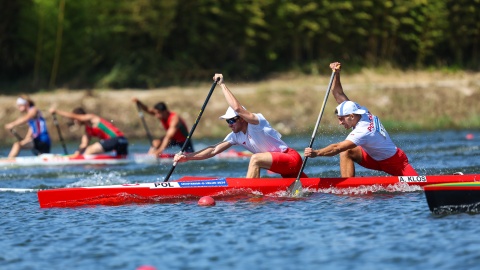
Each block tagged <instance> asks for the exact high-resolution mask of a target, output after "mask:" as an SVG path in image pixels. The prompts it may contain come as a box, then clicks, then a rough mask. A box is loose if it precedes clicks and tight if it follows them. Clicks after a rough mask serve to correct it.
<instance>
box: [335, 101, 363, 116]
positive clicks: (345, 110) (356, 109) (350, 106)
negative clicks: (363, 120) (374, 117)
mask: <svg viewBox="0 0 480 270" xmlns="http://www.w3.org/2000/svg"><path fill="white" fill-rule="evenodd" d="M352 113H353V114H364V113H367V110H365V108H363V107H362V106H360V105H358V104H357V103H355V102H353V101H350V100H346V101H344V102H342V103H341V104H340V105H338V106H337V115H338V116H345V115H349V114H352Z"/></svg>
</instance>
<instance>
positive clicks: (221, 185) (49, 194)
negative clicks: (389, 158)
mask: <svg viewBox="0 0 480 270" xmlns="http://www.w3.org/2000/svg"><path fill="white" fill-rule="evenodd" d="M294 181H295V179H294V178H259V179H247V178H218V177H188V176H187V177H183V178H181V179H179V180H177V181H171V182H159V183H139V184H124V185H111V186H95V187H78V188H60V189H51V190H40V191H38V201H39V204H40V207H41V208H49V207H75V206H83V205H119V204H129V203H152V202H153V203H154V202H171V201H173V202H175V201H182V200H188V199H195V198H200V197H202V196H212V197H214V198H222V197H229V196H252V195H258V196H262V195H271V196H278V197H288V194H287V192H286V191H287V189H288V187H289V186H290V185H291V184H292V183H293V182H294ZM472 181H480V175H478V174H472V175H436V176H435V175H433V176H411V177H405V176H398V177H397V176H384V177H382V176H378V177H350V178H302V179H301V182H302V187H303V188H304V189H305V190H306V191H308V192H322V191H323V190H328V189H332V188H336V189H345V188H356V187H362V186H381V187H389V186H394V185H408V186H420V187H422V186H425V185H428V184H437V183H452V182H472Z"/></svg>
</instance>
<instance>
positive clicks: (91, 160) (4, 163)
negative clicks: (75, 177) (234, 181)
mask: <svg viewBox="0 0 480 270" xmlns="http://www.w3.org/2000/svg"><path fill="white" fill-rule="evenodd" d="M174 155H175V154H172V153H164V154H161V155H160V156H159V157H158V158H156V157H154V156H152V155H148V154H133V155H129V156H120V157H117V156H115V155H110V154H96V155H79V156H75V157H74V156H72V155H60V154H41V155H38V156H28V157H15V158H11V159H10V158H0V167H15V166H18V167H23V166H68V165H121V164H129V163H131V164H143V163H146V164H154V163H158V162H172V159H173V156H174ZM251 155H252V154H251V153H249V152H242V151H236V150H230V151H225V152H223V153H220V154H218V155H217V156H216V158H218V159H239V160H241V159H244V158H249V157H250V156H251Z"/></svg>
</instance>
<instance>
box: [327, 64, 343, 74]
mask: <svg viewBox="0 0 480 270" xmlns="http://www.w3.org/2000/svg"><path fill="white" fill-rule="evenodd" d="M330 68H331V69H332V71H334V72H340V70H341V69H342V64H340V62H333V63H330Z"/></svg>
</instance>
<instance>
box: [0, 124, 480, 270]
mask: <svg viewBox="0 0 480 270" xmlns="http://www.w3.org/2000/svg"><path fill="white" fill-rule="evenodd" d="M466 134H473V135H474V138H473V139H466ZM391 135H392V137H393V139H394V141H395V142H396V143H397V145H398V146H400V147H401V148H402V149H403V150H404V151H405V152H406V153H407V155H408V157H409V159H410V160H411V163H412V164H413V165H414V167H415V168H416V169H417V170H418V172H419V173H420V174H422V175H424V174H452V173H454V172H458V171H462V172H463V173H479V172H480V147H479V145H480V132H478V131H475V130H471V131H442V132H420V133H401V134H391ZM343 138H344V134H342V135H322V136H319V137H318V139H316V141H315V144H314V147H321V146H325V145H327V144H328V143H333V142H336V141H338V140H342V139H343ZM284 139H285V140H286V141H287V142H288V143H289V144H290V146H292V147H294V148H295V149H297V150H299V151H301V150H302V149H303V148H304V147H305V146H306V145H308V142H309V140H310V139H309V136H297V137H293V136H292V137H285V138H284ZM195 142H196V146H197V147H202V146H206V145H209V144H212V143H214V141H209V140H198V141H195ZM69 148H71V149H75V146H74V145H69ZM147 148H148V147H147V144H146V143H145V142H134V143H133V144H132V147H131V152H136V153H139V152H143V151H146V149H147ZM8 150H9V149H8V148H3V149H1V151H0V154H3V155H4V156H5V155H6V154H7V153H8ZM54 152H57V153H61V152H62V149H61V147H57V148H54ZM247 165H248V160H209V161H197V162H189V163H184V164H179V165H178V166H177V167H176V169H175V171H174V173H173V175H172V177H171V179H172V180H174V179H178V178H180V177H182V176H185V175H193V176H225V177H242V176H244V175H245V173H246V168H247ZM170 168H171V164H170V163H161V164H130V165H123V166H96V167H92V166H65V167H26V168H12V167H9V168H1V169H0V188H12V189H49V188H57V187H67V186H93V185H111V184H123V183H142V182H153V181H161V180H162V179H163V177H164V176H165V174H166V173H167V172H168V170H169V169H170ZM305 171H306V173H307V174H309V175H310V176H322V177H337V176H339V172H338V157H333V158H315V159H309V160H308V163H307V166H306V168H305ZM357 174H358V175H383V174H382V173H376V172H372V171H368V170H365V169H362V168H358V167H357ZM262 176H264V177H270V176H275V175H271V174H268V173H267V172H262ZM0 204H1V205H2V207H1V208H0V215H1V216H2V218H1V219H0V230H1V231H2V232H3V236H2V238H1V239H2V240H1V241H0V250H2V252H1V253H0V265H1V269H136V268H137V267H139V266H142V265H152V266H155V267H156V268H157V269H249V270H250V269H474V268H478V265H480V253H479V252H478V251H479V250H480V236H479V235H480V226H478V224H480V215H477V214H453V215H443V216H435V215H433V214H432V213H431V212H430V211H429V209H428V205H427V203H426V200H425V196H424V194H423V192H422V191H419V190H415V191H411V190H408V191H402V192H388V191H378V192H375V193H362V192H357V193H355V194H346V195H338V194H331V193H313V194H311V195H310V196H309V197H307V198H302V199H297V200H292V199H285V198H275V197H253V196H252V197H245V198H241V199H238V200H223V201H222V200H219V201H217V205H216V206H214V207H200V206H198V205H197V201H196V200H191V201H185V202H179V203H169V204H162V203H158V204H143V205H122V206H114V207H112V206H96V207H82V208H67V209H40V208H39V206H38V200H37V195H36V192H20V190H18V191H17V192H13V191H9V192H0Z"/></svg>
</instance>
